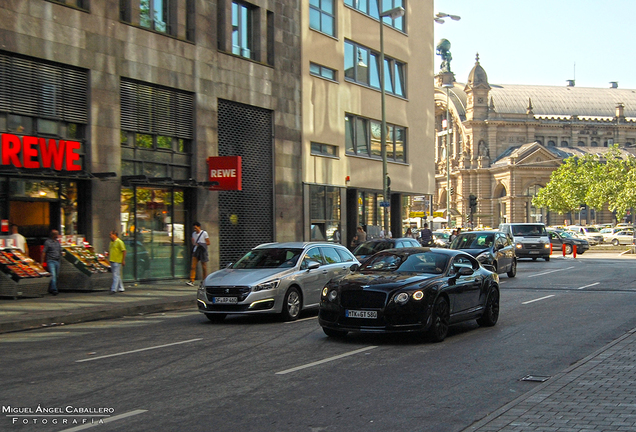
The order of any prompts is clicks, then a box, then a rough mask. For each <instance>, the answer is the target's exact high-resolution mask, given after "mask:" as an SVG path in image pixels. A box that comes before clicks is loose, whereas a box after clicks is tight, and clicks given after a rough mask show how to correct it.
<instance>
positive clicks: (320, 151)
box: [311, 142, 338, 157]
mask: <svg viewBox="0 0 636 432" xmlns="http://www.w3.org/2000/svg"><path fill="white" fill-rule="evenodd" d="M311 154H312V155H314V156H330V157H338V147H336V146H335V145H330V144H321V143H316V142H312V143H311Z"/></svg>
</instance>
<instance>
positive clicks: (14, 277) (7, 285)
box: [0, 239, 51, 298]
mask: <svg viewBox="0 0 636 432" xmlns="http://www.w3.org/2000/svg"><path fill="white" fill-rule="evenodd" d="M5 241H7V240H4V239H3V243H4V242H5ZM50 276H51V274H50V273H49V272H47V271H46V270H45V269H44V268H43V267H42V266H41V265H40V263H38V262H35V261H33V260H32V259H31V258H29V257H27V256H26V255H24V254H23V253H22V251H20V250H19V249H17V248H15V247H13V245H12V244H7V243H5V244H0V297H12V298H18V297H41V296H43V295H45V294H46V293H47V291H48V288H49V281H50V280H51V279H50Z"/></svg>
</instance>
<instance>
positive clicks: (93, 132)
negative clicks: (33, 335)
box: [0, 0, 304, 279]
mask: <svg viewBox="0 0 636 432" xmlns="http://www.w3.org/2000/svg"><path fill="white" fill-rule="evenodd" d="M301 7H304V6H303V3H302V2H299V1H295V0H249V1H245V2H243V1H234V0H213V1H209V0H171V1H157V0H90V1H89V0H7V1H3V2H2V5H1V6H0V133H1V134H2V135H3V137H6V139H7V142H8V143H11V142H13V141H15V140H16V139H17V140H19V141H15V142H16V143H17V142H20V143H22V142H25V143H26V142H31V143H36V144H28V146H31V147H28V146H27V144H24V146H25V147H24V148H25V149H26V148H27V147H28V148H29V149H28V150H27V152H30V153H29V154H34V153H33V152H34V151H36V150H37V148H38V147H37V145H38V144H37V143H38V142H42V143H46V142H51V140H52V141H53V142H54V144H55V145H58V144H59V146H62V145H63V144H62V143H64V145H67V147H66V148H68V149H71V147H68V146H70V145H71V144H66V143H71V142H72V143H78V144H73V146H76V147H77V148H75V147H73V149H72V151H71V153H72V154H71V159H69V161H71V162H75V163H74V164H69V162H68V161H67V165H66V166H64V165H59V166H56V167H53V168H52V167H50V166H49V163H48V162H43V161H42V157H41V155H40V156H29V155H27V154H26V153H25V152H24V151H23V152H22V153H10V149H9V147H3V155H11V154H13V155H14V156H11V157H9V156H7V157H6V158H3V160H2V166H1V168H2V169H1V170H0V197H1V198H2V200H0V202H1V204H0V213H1V214H0V217H1V218H2V219H4V220H10V221H11V222H16V223H18V224H20V225H21V226H22V232H23V233H24V234H25V235H26V236H27V238H28V240H29V242H30V243H32V244H33V246H37V245H39V244H41V242H42V241H43V238H44V237H45V236H46V234H47V233H48V230H49V229H51V228H58V229H60V230H61V231H62V234H83V235H85V237H86V239H87V240H88V241H89V242H91V243H92V244H94V245H95V247H96V250H98V251H103V250H105V249H107V245H108V241H109V239H108V234H109V232H110V231H111V230H113V229H115V230H119V231H121V232H122V234H123V235H124V238H125V239H126V241H127V244H129V245H130V247H129V256H130V261H129V263H130V265H129V266H126V267H127V269H126V274H125V276H126V278H127V279H154V278H173V277H183V276H185V275H186V274H187V271H188V266H189V255H190V254H189V243H190V242H189V236H190V233H191V225H192V222H194V221H199V222H201V223H202V225H203V227H204V229H206V230H207V231H208V232H209V234H210V238H211V243H212V244H211V249H210V257H211V263H210V265H209V267H208V268H210V269H212V270H213V269H215V268H218V267H219V266H222V265H225V264H226V263H227V262H229V261H233V260H235V259H236V258H237V257H238V256H240V255H241V254H242V253H244V251H245V250H247V249H248V248H249V247H253V246H254V245H256V244H258V243H263V242H270V241H277V240H278V241H286V240H297V239H300V238H302V237H303V229H304V226H303V222H302V221H303V206H302V187H301V184H302V179H301V174H300V170H299V167H300V166H301V165H302V151H301V126H302V123H301V109H302V106H301V92H302V88H301V79H300V70H301V50H300V42H301V38H300V36H301V34H300V25H299V22H300V18H301ZM14 137H17V138H14ZM12 140H13V141H12ZM29 140H31V141H29ZM38 140H41V141H38ZM7 145H14V144H7ZM15 145H17V144H15ZM34 146H35V147H34ZM59 146H58V147H56V148H57V149H59V148H61V147H59ZM42 148H44V147H42ZM51 148H53V147H50V145H49V146H48V147H46V149H45V150H46V151H47V152H48V151H52V150H51ZM8 149H9V150H8ZM33 149H36V150H33ZM47 154H49V153H47ZM213 156H241V157H242V180H243V182H242V190H233V191H211V190H210V183H208V180H209V177H208V170H209V167H208V164H207V159H208V158H209V157H213ZM25 158H27V159H28V160H29V163H28V164H24V163H23V162H24V160H25ZM73 158H75V159H73ZM27 165H28V166H27ZM33 167H35V168H33ZM69 191H70V192H69ZM35 215H39V216H35ZM34 249H35V248H34Z"/></svg>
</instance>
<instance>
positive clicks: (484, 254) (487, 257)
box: [475, 252, 490, 263]
mask: <svg viewBox="0 0 636 432" xmlns="http://www.w3.org/2000/svg"><path fill="white" fill-rule="evenodd" d="M475 258H476V259H477V261H479V262H480V263H487V262H488V261H490V254H489V253H488V252H482V253H480V254H479V255H477V256H476V257H475Z"/></svg>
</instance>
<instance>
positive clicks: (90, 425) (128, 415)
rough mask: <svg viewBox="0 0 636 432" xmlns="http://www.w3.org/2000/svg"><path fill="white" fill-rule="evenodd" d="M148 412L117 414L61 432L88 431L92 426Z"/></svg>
mask: <svg viewBox="0 0 636 432" xmlns="http://www.w3.org/2000/svg"><path fill="white" fill-rule="evenodd" d="M146 411H148V410H135V411H130V412H127V413H123V414H119V415H116V416H112V417H108V418H104V419H103V421H102V422H95V423H91V424H84V425H80V426H75V427H73V428H70V429H64V430H63V431H62V432H75V431H80V430H84V429H88V428H92V427H93V426H101V425H103V424H104V423H110V422H114V421H117V420H121V419H124V418H126V417H131V416H134V415H137V414H143V413H145V412H146ZM83 417H87V416H83Z"/></svg>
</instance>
